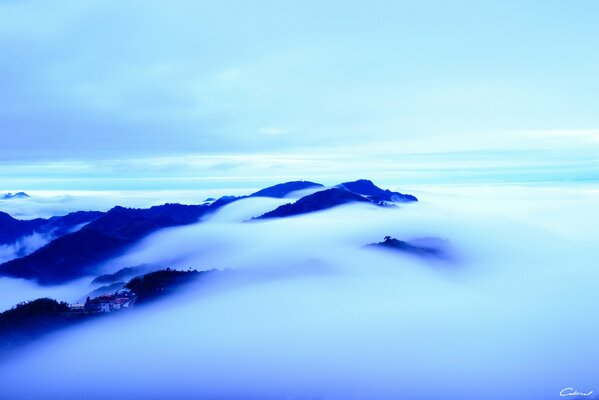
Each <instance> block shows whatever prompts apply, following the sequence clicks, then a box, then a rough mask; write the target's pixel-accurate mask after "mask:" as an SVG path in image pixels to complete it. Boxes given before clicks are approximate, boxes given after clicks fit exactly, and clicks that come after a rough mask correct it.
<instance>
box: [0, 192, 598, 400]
mask: <svg viewBox="0 0 599 400" xmlns="http://www.w3.org/2000/svg"><path fill="white" fill-rule="evenodd" d="M410 189H411V190H409V192H410V193H413V194H415V195H416V196H418V198H419V199H420V200H421V201H420V202H418V203H416V204H409V205H401V206H400V207H398V208H378V207H373V206H371V205H348V206H342V207H337V208H334V209H332V210H328V211H322V212H318V213H313V214H309V215H305V216H299V217H292V218H286V219H278V220H268V221H251V218H252V217H254V216H258V215H260V214H261V213H263V212H264V211H266V210H269V209H272V208H273V207H276V206H277V205H279V204H282V203H284V202H287V201H288V200H285V199H283V200H273V199H248V200H241V201H238V202H235V203H232V204H230V205H228V206H226V207H224V208H223V209H221V210H219V211H218V212H217V213H215V214H213V215H211V216H209V217H206V218H205V219H204V220H203V221H201V222H199V223H198V224H194V225H189V226H184V227H177V228H170V229H165V230H162V231H159V232H157V233H155V234H153V235H151V236H149V237H147V238H146V239H144V240H143V241H142V242H141V243H139V244H138V245H137V246H135V247H134V248H132V249H131V250H130V251H129V252H128V253H127V254H124V255H123V256H121V257H119V258H117V259H114V260H111V261H110V262H108V263H106V264H105V265H103V266H102V271H101V272H114V271H115V270H118V269H120V268H122V267H126V266H131V265H137V264H142V263H156V264H159V265H162V266H164V267H173V268H184V269H187V268H192V269H198V270H208V269H215V268H216V269H219V270H227V271H229V272H228V273H227V274H226V276H224V277H223V278H222V279H221V278H218V279H207V280H202V281H200V282H198V283H197V284H194V285H192V286H191V287H188V288H187V290H184V291H182V292H181V293H180V294H178V295H177V296H175V297H172V298H169V299H167V300H164V301H161V302H160V303H157V304H155V305H151V306H147V307H143V308H141V307H140V308H139V309H136V310H135V311H134V312H129V313H123V314H120V315H115V316H111V318H104V319H102V320H98V321H94V322H91V323H88V324H85V325H82V326H79V327H76V328H70V329H68V330H64V331H61V332H58V333H55V334H52V335H51V336H49V337H47V338H46V339H44V340H41V341H39V342H37V343H35V344H33V345H31V346H29V347H27V348H26V349H25V350H23V351H21V352H20V353H19V354H13V355H12V356H11V357H9V358H5V359H2V360H0V376H1V377H2V379H3V385H2V397H3V398H7V399H38V398H39V399H42V398H61V399H80V398H88V399H101V398H115V397H119V398H126V397H132V398H148V399H164V398H170V399H197V398H206V399H208V398H210V399H231V398H235V399H252V398H256V399H270V398H272V399H366V398H368V399H398V398H400V399H401V398H422V399H433V398H443V399H460V400H463V399H481V398H485V399H491V400H492V399H548V398H556V397H559V392H560V390H562V389H564V388H566V387H575V388H576V389H578V390H580V391H591V390H595V389H597V388H598V387H599V378H598V377H597V374H596V364H597V360H598V356H599V347H598V346H597V345H596V332H597V329H598V328H599V322H598V320H597V318H596V306H595V305H596V304H597V301H598V300H599V294H598V292H597V290H596V288H597V285H598V284H599V274H597V272H596V266H597V265H598V262H599V255H598V254H597V251H596V243H597V240H598V239H599V232H598V231H597V229H596V227H595V226H594V225H593V223H592V221H596V220H599V206H598V204H599V201H598V200H599V191H598V190H597V189H595V188H592V187H583V186H554V187H540V186H539V187H517V186H513V187H511V186H488V187H481V186H463V187H457V186H440V187H436V188H432V187H414V188H410ZM386 235H390V236H393V237H396V238H398V239H401V240H412V239H418V238H423V237H436V238H441V239H443V240H446V241H447V243H448V246H449V249H450V251H451V258H449V259H447V260H446V259H442V260H435V259H426V258H420V257H416V256H414V255H410V254H404V253H398V252H393V251H386V250H379V249H370V248H368V249H367V248H363V246H364V245H366V244H368V243H373V242H379V241H381V240H382V239H383V237H384V236H386ZM0 284H2V281H1V280H0ZM75 286H76V285H74V286H73V287H75ZM73 287H72V288H73ZM63 290H64V288H63ZM31 381H35V382H36V384H35V385H31V384H30V382H31Z"/></svg>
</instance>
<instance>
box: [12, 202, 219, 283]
mask: <svg viewBox="0 0 599 400" xmlns="http://www.w3.org/2000/svg"><path fill="white" fill-rule="evenodd" d="M211 210H212V206H207V205H189V206H188V205H181V204H165V205H162V206H155V207H152V208H149V209H130V208H124V207H114V208H112V209H111V210H110V211H108V212H107V213H105V214H104V215H102V216H101V217H100V218H98V219H96V220H94V221H93V222H91V223H89V224H88V225H86V226H85V227H83V228H82V229H80V230H79V231H77V232H74V233H71V234H68V235H65V236H63V237H60V238H58V239H56V240H53V241H52V242H50V243H48V244H47V245H46V246H44V247H42V248H40V249H38V250H37V251H35V252H34V253H32V254H30V255H28V256H25V257H22V258H19V259H16V260H11V261H8V262H6V263H4V264H2V265H0V275H9V276H14V277H19V278H27V279H35V280H37V281H38V282H39V283H41V284H58V283H62V282H66V281H68V280H71V279H75V278H78V277H80V276H82V275H86V274H89V273H92V272H93V268H94V267H95V266H96V265H97V264H99V263H100V262H102V261H105V260H107V259H109V258H111V257H114V256H117V255H119V254H120V253H121V252H123V251H124V250H125V249H126V248H127V247H128V246H130V245H131V244H133V243H135V242H136V241H138V240H139V239H141V238H143V237H144V236H146V235H148V234H150V233H152V232H154V231H156V230H158V229H161V228H167V227H171V226H177V225H186V224H191V223H194V222H197V221H198V220H199V219H200V217H201V216H203V215H204V214H206V213H208V212H210V211H211Z"/></svg>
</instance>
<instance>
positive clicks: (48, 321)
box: [0, 298, 87, 351]
mask: <svg viewBox="0 0 599 400" xmlns="http://www.w3.org/2000/svg"><path fill="white" fill-rule="evenodd" d="M69 311H70V309H69V306H68V304H67V303H63V302H58V301H56V300H52V299H48V298H42V299H37V300H33V301H30V302H26V303H20V304H17V305H16V306H15V307H13V308H12V309H10V310H7V311H4V312H3V313H0V351H2V350H9V349H13V348H15V347H17V346H19V345H23V344H26V343H28V342H30V341H32V340H34V339H36V338H38V337H40V336H43V335H45V334H48V333H50V332H52V331H54V330H56V329H61V328H64V327H67V326H70V325H72V324H74V323H77V322H80V321H83V320H84V319H87V317H86V316H82V315H76V314H72V313H70V312H69Z"/></svg>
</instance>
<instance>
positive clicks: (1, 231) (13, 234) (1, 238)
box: [0, 211, 46, 244]
mask: <svg viewBox="0 0 599 400" xmlns="http://www.w3.org/2000/svg"><path fill="white" fill-rule="evenodd" d="M45 223H46V220H45V219H42V218H38V219H32V220H25V221H22V220H18V219H15V218H13V217H11V216H10V215H8V214H7V213H5V212H1V211H0V244H11V243H14V242H15V241H17V240H18V239H19V238H21V237H23V236H28V235H31V234H33V233H34V232H35V231H36V230H38V229H39V228H40V227H41V226H42V225H44V224H45Z"/></svg>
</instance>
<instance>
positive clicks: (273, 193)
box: [206, 181, 324, 207]
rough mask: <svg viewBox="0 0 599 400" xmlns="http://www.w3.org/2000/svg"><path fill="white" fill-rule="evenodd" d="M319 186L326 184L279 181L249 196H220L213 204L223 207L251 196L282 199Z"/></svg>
mask: <svg viewBox="0 0 599 400" xmlns="http://www.w3.org/2000/svg"><path fill="white" fill-rule="evenodd" d="M319 187H324V186H323V185H321V184H320V183H315V182H309V181H292V182H285V183H279V184H277V185H274V186H269V187H267V188H264V189H261V190H258V191H257V192H255V193H252V194H250V195H247V196H223V197H221V198H219V199H218V200H215V201H213V203H212V206H213V207H222V206H226V205H227V204H230V203H233V202H234V201H238V200H243V199H247V198H249V197H273V198H277V199H282V198H284V197H286V196H287V195H289V194H290V193H291V192H295V191H297V190H304V189H312V188H319ZM207 200H208V199H207ZM207 200H206V201H207Z"/></svg>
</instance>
